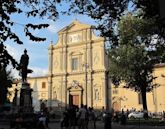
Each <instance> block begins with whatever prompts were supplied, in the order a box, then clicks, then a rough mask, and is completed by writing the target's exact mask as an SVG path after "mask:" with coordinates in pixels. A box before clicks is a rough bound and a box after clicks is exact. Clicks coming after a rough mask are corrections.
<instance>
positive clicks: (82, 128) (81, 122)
mask: <svg viewBox="0 0 165 129" xmlns="http://www.w3.org/2000/svg"><path fill="white" fill-rule="evenodd" d="M86 113H87V111H86V109H85V106H84V105H83V104H81V108H80V110H79V126H78V127H79V129H85V118H86Z"/></svg>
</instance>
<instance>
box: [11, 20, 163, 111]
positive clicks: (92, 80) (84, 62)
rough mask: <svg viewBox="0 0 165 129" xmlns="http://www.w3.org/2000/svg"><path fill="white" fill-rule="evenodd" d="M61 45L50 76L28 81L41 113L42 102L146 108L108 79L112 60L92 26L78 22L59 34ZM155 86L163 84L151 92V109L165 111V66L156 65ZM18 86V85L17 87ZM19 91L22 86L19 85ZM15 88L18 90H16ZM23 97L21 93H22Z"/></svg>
mask: <svg viewBox="0 0 165 129" xmlns="http://www.w3.org/2000/svg"><path fill="white" fill-rule="evenodd" d="M58 37H59V38H58V41H57V43H51V45H50V46H49V48H48V52H49V57H48V58H49V66H48V75H46V76H44V77H32V78H28V83H30V86H31V88H32V89H33V107H34V109H35V110H40V107H41V106H40V105H41V103H43V102H44V103H45V105H46V106H47V107H50V108H52V109H56V108H58V109H62V108H64V107H66V106H69V105H70V104H74V105H77V106H80V104H85V105H87V106H88V107H94V108H95V109H101V108H102V107H103V106H104V107H105V108H110V107H112V108H113V109H114V110H116V111H120V110H121V109H124V110H126V109H132V108H134V109H136V110H141V109H142V100H141V96H140V94H138V93H136V92H134V91H132V90H130V89H125V88H122V84H121V86H120V87H119V88H115V87H114V86H113V85H112V84H111V82H110V79H109V78H108V75H107V74H108V68H109V65H108V64H109V63H108V62H109V60H108V56H107V55H106V49H105V41H104V38H102V37H97V36H96V35H95V34H94V33H93V27H92V26H91V25H87V24H83V23H80V22H79V21H77V20H75V21H73V22H72V23H71V24H70V25H68V26H66V27H64V28H63V29H62V30H60V31H59V32H58ZM153 74H154V76H155V77H157V78H156V80H154V82H153V83H157V84H159V87H155V88H154V89H153V91H152V92H150V93H147V105H148V110H149V111H152V112H162V111H163V110H165V101H164V100H165V94H164V91H165V63H164V64H158V65H156V66H155V69H154V72H153ZM13 85H15V84H13ZM16 85H18V86H17V89H18V91H19V89H20V86H21V84H16ZM13 89H14V88H13ZM18 94H19V93H18Z"/></svg>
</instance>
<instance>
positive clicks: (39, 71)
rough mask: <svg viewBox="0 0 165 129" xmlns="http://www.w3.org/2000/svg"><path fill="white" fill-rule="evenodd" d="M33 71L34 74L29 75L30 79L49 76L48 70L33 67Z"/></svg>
mask: <svg viewBox="0 0 165 129" xmlns="http://www.w3.org/2000/svg"><path fill="white" fill-rule="evenodd" d="M31 69H32V70H33V73H31V74H29V75H28V76H29V77H38V76H45V75H47V74H48V70H47V69H46V68H45V69H44V68H39V67H31Z"/></svg>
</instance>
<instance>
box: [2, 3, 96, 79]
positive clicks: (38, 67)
mask: <svg viewBox="0 0 165 129" xmlns="http://www.w3.org/2000/svg"><path fill="white" fill-rule="evenodd" d="M64 7H65V6H64ZM59 9H60V8H59ZM61 9H63V8H61ZM12 19H13V21H15V23H16V24H14V27H13V31H14V32H16V33H17V34H18V35H19V37H20V39H21V40H22V41H23V43H24V44H23V45H18V44H16V43H15V42H13V41H12V40H9V41H7V42H6V43H5V45H6V46H7V49H8V50H9V53H10V54H11V55H13V57H14V58H15V59H16V60H17V61H18V62H19V60H20V57H21V55H22V54H23V51H24V49H25V48H26V49H27V51H28V55H29V57H30V61H29V68H31V69H33V71H34V72H33V74H30V75H29V76H43V75H45V74H46V73H47V71H48V46H49V45H50V43H51V41H53V44H55V43H56V42H57V40H58V35H57V32H58V31H59V30H60V29H62V28H63V27H65V26H67V25H68V24H70V23H71V22H72V21H73V20H74V19H77V20H79V21H80V22H82V23H87V24H95V22H94V20H92V19H91V18H89V17H87V16H84V15H70V16H67V15H60V16H59V18H58V19H57V21H55V22H54V21H51V20H47V19H46V18H45V19H39V18H27V17H26V16H25V15H22V14H21V15H13V16H12ZM25 23H34V24H37V23H47V24H49V27H48V28H46V29H42V30H35V31H34V30H31V32H32V33H33V34H34V35H36V36H41V37H46V39H47V40H46V41H44V42H33V41H30V40H29V38H28V37H26V36H25V33H24V32H23V25H24V24H25ZM10 69H11V68H10ZM12 71H13V75H14V76H15V77H19V76H18V72H17V71H16V70H13V69H12Z"/></svg>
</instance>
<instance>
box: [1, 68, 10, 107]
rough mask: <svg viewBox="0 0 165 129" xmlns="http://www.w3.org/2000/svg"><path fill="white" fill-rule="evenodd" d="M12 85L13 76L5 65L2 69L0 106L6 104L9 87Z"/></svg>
mask: <svg viewBox="0 0 165 129" xmlns="http://www.w3.org/2000/svg"><path fill="white" fill-rule="evenodd" d="M11 86H12V77H11V75H10V72H9V71H6V69H5V68H4V67H1V69H0V106H2V105H4V104H5V103H6V102H7V101H8V100H7V93H8V88H9V87H11Z"/></svg>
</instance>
